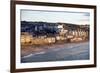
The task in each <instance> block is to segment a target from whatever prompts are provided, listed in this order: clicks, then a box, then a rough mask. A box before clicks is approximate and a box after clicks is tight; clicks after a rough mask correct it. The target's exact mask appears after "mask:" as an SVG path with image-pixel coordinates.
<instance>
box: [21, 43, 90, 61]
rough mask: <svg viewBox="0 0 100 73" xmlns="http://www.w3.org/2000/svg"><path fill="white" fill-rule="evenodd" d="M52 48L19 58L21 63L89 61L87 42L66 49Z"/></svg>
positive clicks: (64, 47)
mask: <svg viewBox="0 0 100 73" xmlns="http://www.w3.org/2000/svg"><path fill="white" fill-rule="evenodd" d="M62 46H63V48H61V47H60V48H54V49H49V50H47V51H41V52H38V53H34V54H30V55H27V56H24V57H22V58H21V62H22V63H27V62H47V61H69V60H70V61H71V60H87V59H89V42H82V43H75V44H71V43H70V44H69V46H68V45H67V47H66V46H65V45H63V44H62Z"/></svg>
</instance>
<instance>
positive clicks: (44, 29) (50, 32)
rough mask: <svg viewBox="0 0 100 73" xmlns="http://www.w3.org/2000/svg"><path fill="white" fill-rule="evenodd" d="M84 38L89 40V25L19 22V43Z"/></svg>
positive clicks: (79, 39) (69, 40) (80, 39)
mask: <svg viewBox="0 0 100 73" xmlns="http://www.w3.org/2000/svg"><path fill="white" fill-rule="evenodd" d="M86 40H89V25H76V24H70V23H47V22H26V21H22V22H21V43H22V44H23V45H44V44H52V43H62V42H81V41H86Z"/></svg>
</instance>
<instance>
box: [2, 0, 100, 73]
mask: <svg viewBox="0 0 100 73" xmlns="http://www.w3.org/2000/svg"><path fill="white" fill-rule="evenodd" d="M34 1H36V0H34ZM37 1H45V2H56V3H75V4H89V5H91V4H92V5H97V24H98V25H97V31H98V32H97V34H98V35H97V37H100V34H99V31H100V20H99V19H100V0H37ZM97 43H98V44H97V68H82V69H68V70H67V69H65V70H53V71H41V72H34V73H60V72H62V73H75V72H76V73H99V72H100V57H99V56H100V53H99V52H100V46H99V43H100V38H98V40H97ZM9 69H10V0H0V73H10V71H9ZM30 73H33V72H30Z"/></svg>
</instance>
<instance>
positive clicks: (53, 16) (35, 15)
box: [21, 10, 90, 25]
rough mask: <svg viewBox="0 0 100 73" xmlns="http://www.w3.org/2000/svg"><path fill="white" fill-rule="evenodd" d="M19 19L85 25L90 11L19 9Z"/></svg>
mask: <svg viewBox="0 0 100 73" xmlns="http://www.w3.org/2000/svg"><path fill="white" fill-rule="evenodd" d="M21 21H32V22H34V21H37V22H38V21H42V22H53V23H57V22H62V23H72V24H79V25H85V24H89V23H90V13H87V12H69V11H45V10H44V11H43V10H42V11H40V10H21Z"/></svg>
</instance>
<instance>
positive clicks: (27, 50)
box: [21, 41, 89, 57]
mask: <svg viewBox="0 0 100 73" xmlns="http://www.w3.org/2000/svg"><path fill="white" fill-rule="evenodd" d="M82 43H89V41H82V42H70V43H56V44H50V45H42V46H33V45H31V46H25V47H24V48H21V57H24V56H28V55H31V54H38V53H42V52H46V51H49V50H59V49H63V48H64V47H66V48H69V47H72V46H78V45H79V44H82Z"/></svg>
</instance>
